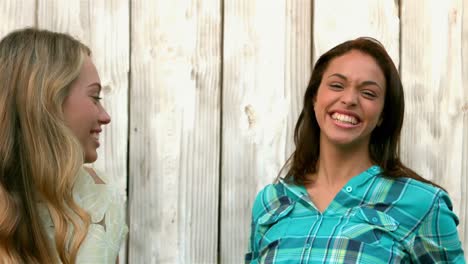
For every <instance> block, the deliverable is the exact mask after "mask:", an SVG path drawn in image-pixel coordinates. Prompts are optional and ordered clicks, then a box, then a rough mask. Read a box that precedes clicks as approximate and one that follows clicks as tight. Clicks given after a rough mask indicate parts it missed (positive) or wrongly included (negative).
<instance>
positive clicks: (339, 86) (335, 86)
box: [330, 83, 343, 90]
mask: <svg viewBox="0 0 468 264" xmlns="http://www.w3.org/2000/svg"><path fill="white" fill-rule="evenodd" d="M330 89H332V90H341V89H343V85H342V84H341V83H331V84H330Z"/></svg>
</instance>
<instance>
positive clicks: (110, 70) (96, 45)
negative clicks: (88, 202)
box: [37, 0, 130, 263]
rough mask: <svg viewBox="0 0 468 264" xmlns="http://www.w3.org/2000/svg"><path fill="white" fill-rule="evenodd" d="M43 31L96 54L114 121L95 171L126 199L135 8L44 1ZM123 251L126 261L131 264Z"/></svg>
mask: <svg viewBox="0 0 468 264" xmlns="http://www.w3.org/2000/svg"><path fill="white" fill-rule="evenodd" d="M37 5H38V12H37V16H38V18H37V21H38V27H40V28H45V29H50V30H54V31H58V32H67V33H69V34H71V35H72V36H74V37H76V38H78V39H80V40H81V41H83V42H84V43H85V44H86V45H88V46H89V47H90V49H91V50H92V53H93V54H92V58H93V61H94V63H95V65H96V68H97V70H98V72H99V75H100V78H101V85H102V87H103V89H102V94H103V104H104V107H105V108H106V110H107V112H108V113H109V114H110V116H111V120H112V121H111V123H110V125H108V126H106V127H105V128H104V130H103V138H102V139H101V141H102V142H103V144H102V146H103V147H101V148H100V149H98V156H99V158H98V160H97V162H96V163H95V164H93V166H95V167H96V168H98V169H100V170H102V171H104V172H105V173H106V174H108V175H110V176H112V177H113V178H114V179H115V180H116V181H117V182H116V184H117V185H118V186H119V188H120V190H121V191H122V193H125V191H126V187H127V141H128V73H129V42H130V38H129V3H128V1H126V0H109V1H47V0H38V3H37ZM125 251H126V250H125V245H123V246H122V249H121V253H120V257H119V259H120V261H121V263H123V262H124V261H125V259H126V255H125Z"/></svg>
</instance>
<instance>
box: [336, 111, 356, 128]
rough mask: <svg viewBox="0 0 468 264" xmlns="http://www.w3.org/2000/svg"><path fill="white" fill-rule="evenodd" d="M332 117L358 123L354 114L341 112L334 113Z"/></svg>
mask: <svg viewBox="0 0 468 264" xmlns="http://www.w3.org/2000/svg"><path fill="white" fill-rule="evenodd" d="M332 118H333V119H334V120H338V121H341V122H345V123H350V124H353V125H356V124H357V123H358V121H357V119H356V118H355V117H354V116H349V115H343V114H339V113H333V115H332Z"/></svg>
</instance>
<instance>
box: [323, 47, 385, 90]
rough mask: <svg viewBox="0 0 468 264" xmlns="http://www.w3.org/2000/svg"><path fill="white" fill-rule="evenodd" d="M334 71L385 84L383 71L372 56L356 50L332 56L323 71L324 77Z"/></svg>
mask: <svg viewBox="0 0 468 264" xmlns="http://www.w3.org/2000/svg"><path fill="white" fill-rule="evenodd" d="M334 73H340V74H343V75H345V76H349V77H355V78H360V79H361V78H362V79H368V80H374V81H379V82H380V83H382V84H385V77H384V73H383V71H382V69H381V68H380V66H379V64H378V63H377V61H376V60H375V59H374V58H373V57H372V56H370V55H368V54H366V53H363V52H361V51H358V50H351V51H349V52H347V53H345V54H343V55H341V56H338V57H336V58H333V59H332V60H331V61H330V63H329V64H328V67H327V68H326V70H325V72H324V77H327V76H328V75H330V74H334Z"/></svg>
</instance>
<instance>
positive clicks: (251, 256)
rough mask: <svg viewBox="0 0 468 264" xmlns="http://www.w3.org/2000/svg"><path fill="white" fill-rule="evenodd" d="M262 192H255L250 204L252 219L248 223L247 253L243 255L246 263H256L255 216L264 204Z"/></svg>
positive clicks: (262, 209)
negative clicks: (255, 194)
mask: <svg viewBox="0 0 468 264" xmlns="http://www.w3.org/2000/svg"><path fill="white" fill-rule="evenodd" d="M263 192H264V190H262V191H260V192H259V193H258V194H257V197H256V198H255V201H254V203H253V206H252V217H251V218H252V220H251V224H250V239H249V247H248V250H247V254H246V255H245V263H246V264H254V263H258V255H259V252H258V248H257V245H256V243H255V241H256V233H257V232H256V227H257V220H256V219H257V218H258V215H259V214H261V212H262V211H264V206H263V199H262V197H263Z"/></svg>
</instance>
